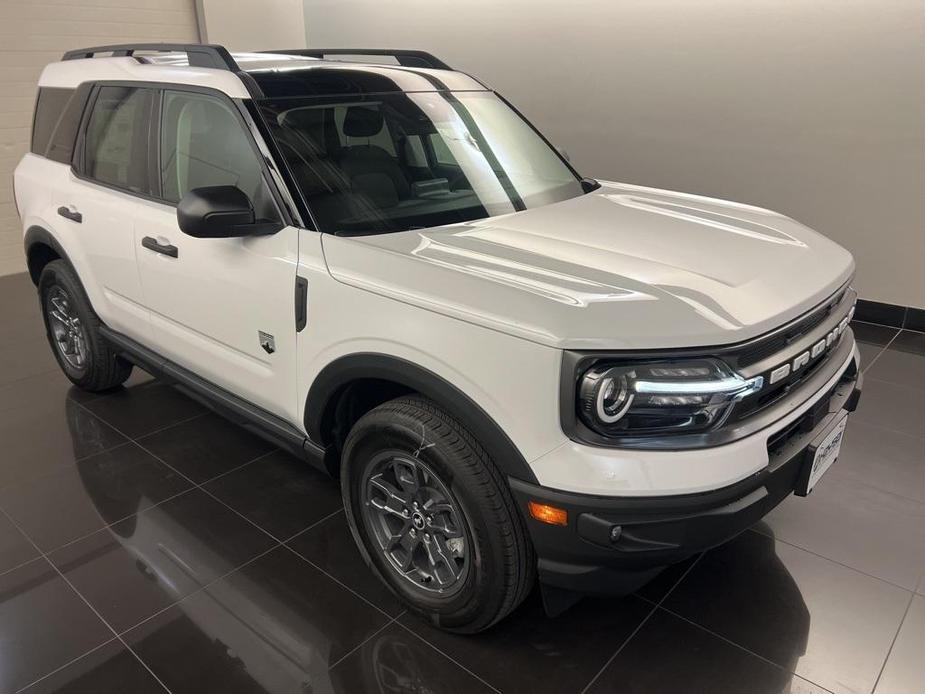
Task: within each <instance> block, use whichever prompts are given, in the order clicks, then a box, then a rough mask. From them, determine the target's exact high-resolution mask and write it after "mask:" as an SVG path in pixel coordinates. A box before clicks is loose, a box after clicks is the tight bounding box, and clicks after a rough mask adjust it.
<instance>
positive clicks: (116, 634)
mask: <svg viewBox="0 0 925 694" xmlns="http://www.w3.org/2000/svg"><path fill="white" fill-rule="evenodd" d="M0 512H2V513H3V515H4V516H6V517H7V518H8V519H9V521H10V522H11V523H13V525H15V526H16V527H17V528H18V529H19V532H21V533H22V534H23V535H26V533H25V531H24V530H23V529H22V528H21V527H19V524H18V523H16V521H15V520H14V519H13V518H12V517H11V516H10V515H9V514H8V513H7V512H6V511H4V510H3V509H0ZM26 539H28V540H29V542H30V543H31V544H32V546H33V547H35V548H36V549H37V550H38V551H39V552H41V553H42V557H41V558H42V559H43V560H44V561H45V563H46V564H47V565H48V566H50V567H51V569H52V570H53V571H54V572H55V573H56V574H58V576H59V577H60V578H61V580H62V581H64V582H65V583H66V584H67V586H68V587H69V588H70V589H71V590H72V591H73V592H74V594H75V595H76V596H77V597H78V598H80V600H81V601H82V602H83V603H84V604H85V605H86V606H87V607H88V608H89V609H90V611H91V612H93V614H95V615H96V618H97V619H99V620H100V622H102V623H103V626H105V627H106V628H107V629H109V631H111V632H112V633H113V636H114V637H115V638H116V639H118V640H119V643H121V644H122V645H123V646H124V647H125V648H126V649H127V650H128V651H129V653H131V654H132V655H133V656H135V659H136V660H137V661H138V662H139V663H141V665H142V667H144V669H145V670H147V671H148V672H149V673H150V674H151V677H153V678H154V679H155V681H156V682H157V683H158V684H159V685H161V687H163V688H164V691H166V692H170V689H169V688H168V687H167V685H165V684H164V683H163V682H161V678H160V677H158V676H157V675H156V674H154V671H153V670H152V669H151V668H150V667H148V664H147V663H145V662H144V661H143V660H142V659H141V658H140V657H139V655H138V654H137V653H136V652H135V650H134V649H133V648H132V647H131V646H129V645H128V644H127V643H126V642H125V640H124V639H123V638H122V637H121V636H120V635H119V634H118V632H117V631H116V630H115V629H113V627H112V625H111V624H110V623H109V622H107V621H106V620H105V619H103V615H101V614H100V613H99V612H98V611H97V609H96V608H95V607H93V605H91V604H90V601H89V600H87V598H85V597H84V595H83V593H81V592H80V591H79V590H77V588H76V587H75V586H74V584H73V583H71V581H70V579H69V578H68V577H67V576H65V575H64V574H63V573H62V572H61V570H60V569H59V568H58V567H57V566H55V565H54V563H52V561H51V560H50V559H49V558H48V556H47V555H46V554H45V553H44V552H42V550H41V548H40V547H39V546H38V545H37V544H35V543H34V542H32V538H31V537H29V536H28V535H26ZM110 641H112V639H108V640H107V641H105V642H104V643H109V642H110ZM98 645H100V646H102V645H104V644H98ZM32 684H34V682H32V683H30V685H29V686H31V685H32Z"/></svg>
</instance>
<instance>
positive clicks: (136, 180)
mask: <svg viewBox="0 0 925 694" xmlns="http://www.w3.org/2000/svg"><path fill="white" fill-rule="evenodd" d="M151 98H152V92H151V90H150V89H137V88H135V87H102V88H101V89H100V91H99V95H98V96H97V99H96V101H95V103H94V105H93V113H92V114H91V115H90V121H89V123H88V124H87V146H86V162H85V171H86V174H87V175H88V176H90V177H91V178H95V179H96V180H98V181H101V182H103V183H108V184H110V185H114V186H119V187H120V188H125V189H126V190H131V191H133V192H136V193H149V192H150V187H149V185H148V125H149V123H150V120H151Z"/></svg>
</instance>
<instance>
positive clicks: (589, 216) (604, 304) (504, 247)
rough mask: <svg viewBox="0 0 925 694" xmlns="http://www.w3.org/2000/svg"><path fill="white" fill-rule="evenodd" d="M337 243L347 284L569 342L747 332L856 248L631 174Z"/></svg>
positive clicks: (772, 321)
mask: <svg viewBox="0 0 925 694" xmlns="http://www.w3.org/2000/svg"><path fill="white" fill-rule="evenodd" d="M323 243H324V254H325V259H326V262H327V263H328V267H329V270H330V272H331V274H332V275H333V276H334V277H335V278H336V279H338V280H340V281H342V282H345V283H348V284H351V285H354V286H356V287H359V288H362V289H366V290H368V291H372V292H376V293H378V294H382V295H386V296H391V297H394V298H396V299H399V300H401V301H405V302H408V303H414V304H417V305H419V306H421V307H423V308H426V309H429V310H433V311H438V312H440V313H444V314H447V315H451V316H454V317H457V318H460V319H462V320H466V321H469V322H472V323H476V324H479V325H483V326H486V327H489V328H492V329H495V330H501V331H504V332H506V333H510V334H512V335H517V336H519V337H523V338H525V339H528V340H533V341H535V342H539V343H542V344H545V345H549V346H552V347H557V348H568V349H638V348H646V349H648V348H670V347H696V346H706V345H722V344H730V343H733V342H739V341H742V340H747V339H750V338H752V337H755V336H758V335H761V334H763V333H765V332H768V331H770V330H772V329H774V328H776V327H778V326H780V325H782V324H784V323H786V322H787V321H790V320H791V319H794V318H796V317H797V316H799V315H801V314H803V313H805V312H806V311H808V310H810V309H811V308H813V307H814V306H816V305H818V304H820V303H822V302H823V301H824V300H825V299H827V298H828V297H829V296H831V295H832V294H833V293H834V292H835V291H837V290H838V289H839V288H840V287H841V286H842V285H843V284H845V282H847V281H848V280H849V279H850V278H851V276H852V273H853V272H854V261H853V260H852V257H851V254H850V253H848V252H847V251H846V250H845V249H843V248H841V247H840V246H838V245H837V244H835V243H833V242H832V241H830V240H828V239H827V238H825V237H824V236H822V235H820V234H818V233H816V232H814V231H812V230H811V229H808V228H807V227H805V226H803V225H802V224H799V223H798V222H796V221H794V220H792V219H790V218H788V217H785V216H783V215H780V214H777V213H774V212H771V211H769V210H764V209H761V208H757V207H751V206H749V205H742V204H738V203H733V202H727V201H723V200H716V199H712V198H705V197H700V196H696V195H687V194H683V193H674V192H669V191H665V190H657V189H654V188H644V187H640V186H632V185H625V184H617V183H602V186H601V187H600V188H599V189H597V190H596V191H594V192H592V193H588V194H586V195H582V196H579V197H576V198H572V199H569V200H565V201H562V202H558V203H555V204H552V205H546V206H544V207H538V208H535V209H531V210H526V211H523V212H517V213H514V214H509V215H504V216H499V217H491V218H488V219H483V220H478V221H474V222H470V223H466V224H456V225H448V226H443V227H436V228H431V229H427V230H411V231H405V232H397V233H391V234H379V235H372V236H362V237H337V236H329V235H325V237H324V241H323Z"/></svg>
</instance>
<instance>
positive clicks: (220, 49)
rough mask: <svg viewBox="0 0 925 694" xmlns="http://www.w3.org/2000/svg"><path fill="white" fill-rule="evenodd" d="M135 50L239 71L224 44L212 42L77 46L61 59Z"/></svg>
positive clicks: (117, 54)
mask: <svg viewBox="0 0 925 694" xmlns="http://www.w3.org/2000/svg"><path fill="white" fill-rule="evenodd" d="M135 51H149V52H157V53H186V58H187V60H188V61H189V64H190V67H211V68H216V69H218V70H231V71H232V72H239V71H240V68H239V67H238V64H237V63H236V62H235V60H234V58H232V57H231V53H229V52H228V49H227V48H225V47H224V46H220V45H218V44H214V43H120V44H116V45H113V46H93V47H91V48H77V49H75V50H73V51H68V52H67V53H65V54H64V56H63V57H62V58H61V60H78V59H80V58H92V57H94V55H96V54H97V53H112V56H113V57H124V56H130V55H134V53H135Z"/></svg>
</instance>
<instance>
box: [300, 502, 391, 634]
mask: <svg viewBox="0 0 925 694" xmlns="http://www.w3.org/2000/svg"><path fill="white" fill-rule="evenodd" d="M343 510H344V509H343V507H341V508H339V509H338V510H337V511H335V512H334V513H331V514H329V515H328V516H325V518H324V520H327V519H328V518H330V517H331V516H333V515H334V514H335V513H340V512H341V511H343ZM312 527H314V526H312ZM308 530H310V528H305V530H302V531H300V532H298V533H296V534H295V535H293V536H292V537H290V538H289V539H288V540H286V542H283V543H282V545H283V547H285V548H286V549H288V550H289V551H290V552H292V553H293V554H294V555H296V556H297V557H298V558H299V559H301V560H302V561H304V562H305V563H306V564H308V565H309V566H311V567H313V568H315V569H317V570H318V571H320V572H321V573H322V574H323V575H325V576H327V577H328V578H329V579H331V580H332V581H334V582H335V583H336V584H337V585H339V586H340V587H341V588H343V589H344V590H347V591H348V592H350V593H352V594H353V596H354V597H357V598H359V599H360V600H362V601H363V602H365V603H366V604H367V605H369V606H370V607H373V608H375V609H376V610H377V611H379V612H381V613H382V614H384V615H385V616H386V617H391V615H390V614H389V613H388V612H386V611H385V610H383V609H382V608H381V607H379V606H378V605H377V604H376V603H374V602H373V601H372V600H369V599H367V598H365V597H363V596H362V595H360V593H358V592H357V591H355V590H354V589H353V588H351V587H350V586H348V585H347V584H346V583H344V582H343V581H341V580H340V579H339V578H337V577H336V576H332V575H331V574H329V573H328V572H327V571H325V570H324V569H323V568H322V567H320V566H319V565H318V564H316V563H315V562H313V561H312V560H311V559H309V558H308V557H306V556H305V555H304V554H301V553H299V552H297V551H296V550H295V549H293V548H292V547H290V546H289V544H288V543H289V542H290V541H291V540H294V539H295V538H296V537H298V536H299V535H301V534H302V533H304V532H306V531H308Z"/></svg>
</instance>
